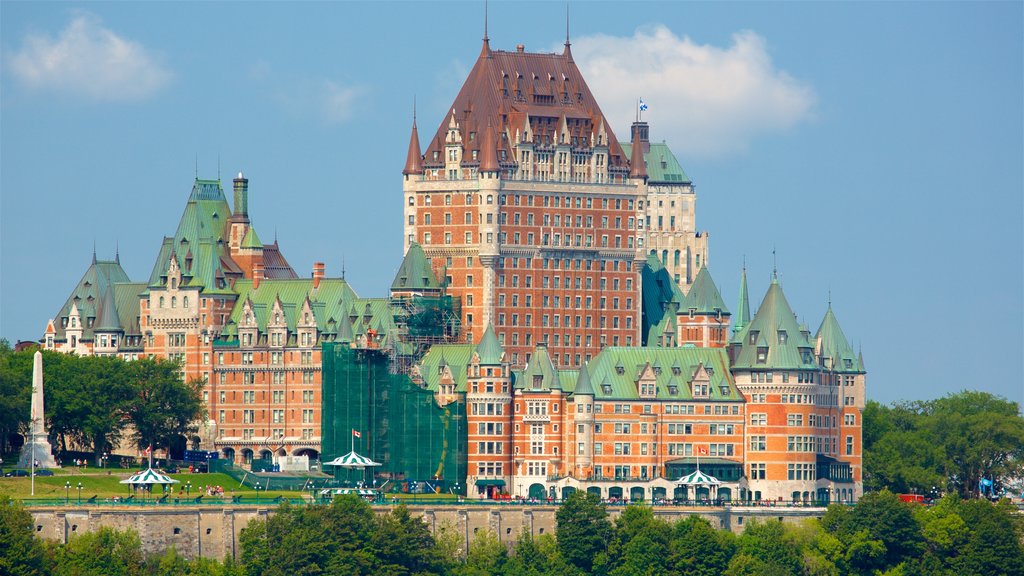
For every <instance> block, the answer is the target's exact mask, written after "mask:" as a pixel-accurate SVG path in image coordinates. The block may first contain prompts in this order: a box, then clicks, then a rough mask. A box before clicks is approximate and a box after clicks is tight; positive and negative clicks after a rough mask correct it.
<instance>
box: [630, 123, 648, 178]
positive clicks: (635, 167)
mask: <svg viewBox="0 0 1024 576" xmlns="http://www.w3.org/2000/svg"><path fill="white" fill-rule="evenodd" d="M639 132H640V128H639V126H637V125H635V124H634V125H633V149H632V150H631V151H630V152H631V153H630V155H629V156H630V157H629V177H630V178H643V179H645V180H646V179H647V163H645V162H644V146H643V142H641V141H640V134H639Z"/></svg>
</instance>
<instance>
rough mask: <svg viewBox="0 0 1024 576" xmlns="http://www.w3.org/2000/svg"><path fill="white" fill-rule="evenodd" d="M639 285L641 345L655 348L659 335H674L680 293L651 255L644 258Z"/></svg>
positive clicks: (680, 297)
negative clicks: (645, 259) (640, 284)
mask: <svg viewBox="0 0 1024 576" xmlns="http://www.w3.org/2000/svg"><path fill="white" fill-rule="evenodd" d="M640 281H641V283H642V286H641V300H642V301H641V306H642V308H641V310H642V314H641V336H642V344H643V345H644V346H648V345H655V344H658V343H660V342H661V340H660V338H661V336H662V335H664V334H666V333H668V334H672V335H674V334H675V333H676V313H677V311H678V310H679V305H680V303H682V301H683V293H682V291H681V290H680V289H679V286H678V285H677V284H676V283H675V281H674V280H673V279H672V276H671V275H669V273H668V270H666V269H665V267H664V266H663V265H662V263H661V260H659V259H658V257H657V255H655V254H650V255H648V257H647V262H646V263H645V264H644V267H643V270H641V272H640Z"/></svg>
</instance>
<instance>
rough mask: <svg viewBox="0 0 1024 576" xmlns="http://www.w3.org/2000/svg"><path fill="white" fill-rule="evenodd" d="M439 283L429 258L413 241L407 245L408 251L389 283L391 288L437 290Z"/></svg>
mask: <svg viewBox="0 0 1024 576" xmlns="http://www.w3.org/2000/svg"><path fill="white" fill-rule="evenodd" d="M440 288H441V284H440V283H439V282H438V281H437V277H436V276H434V270H433V269H431V267H430V260H428V259H427V255H426V254H425V253H424V252H423V247H422V246H420V245H419V244H418V243H416V242H413V243H412V244H410V245H409V251H408V252H406V253H405V258H403V259H402V265H401V266H399V268H398V273H397V274H395V280H394V281H393V282H392V283H391V290H393V291H403V290H437V289H440Z"/></svg>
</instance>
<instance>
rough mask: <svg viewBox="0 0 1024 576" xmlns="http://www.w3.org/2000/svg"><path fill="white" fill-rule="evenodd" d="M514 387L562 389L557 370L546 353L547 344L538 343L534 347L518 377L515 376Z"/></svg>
mask: <svg viewBox="0 0 1024 576" xmlns="http://www.w3.org/2000/svg"><path fill="white" fill-rule="evenodd" d="M515 387H516V388H521V389H523V390H526V391H535V392H536V391H547V390H552V389H555V390H562V389H563V387H562V381H561V379H560V378H559V376H558V370H557V369H556V368H555V365H554V363H553V362H552V361H551V356H549V355H548V348H547V346H544V345H543V344H539V345H537V347H536V348H534V350H533V354H532V355H531V356H530V362H529V363H527V365H526V368H525V369H524V370H523V371H522V372H521V373H520V374H519V378H516V382H515Z"/></svg>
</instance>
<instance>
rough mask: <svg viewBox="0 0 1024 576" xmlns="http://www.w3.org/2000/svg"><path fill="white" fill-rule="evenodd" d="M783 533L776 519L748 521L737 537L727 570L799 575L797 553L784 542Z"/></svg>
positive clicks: (730, 571)
mask: <svg viewBox="0 0 1024 576" xmlns="http://www.w3.org/2000/svg"><path fill="white" fill-rule="evenodd" d="M785 534H786V531H785V528H783V526H782V522H779V521H778V520H769V521H767V522H757V521H754V522H751V523H750V524H748V525H747V527H746V529H744V530H743V534H741V535H740V537H739V538H738V539H737V540H736V544H737V551H738V552H737V554H736V556H733V558H732V560H731V561H730V562H729V568H728V571H727V572H726V573H727V574H799V573H800V569H801V566H800V555H799V553H798V552H797V551H796V549H795V548H794V547H793V546H790V545H789V543H788V542H786V539H785ZM750 570H754V572H751V571H750Z"/></svg>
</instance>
